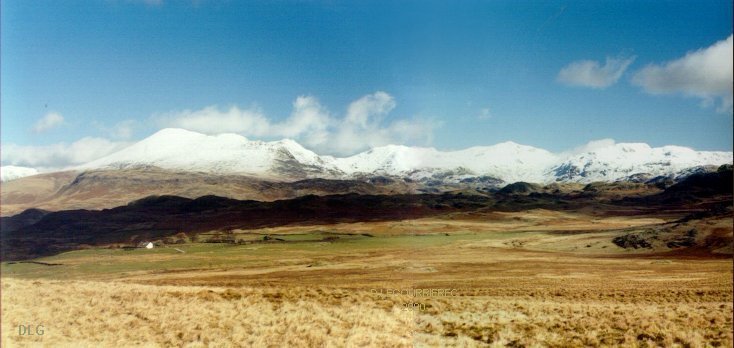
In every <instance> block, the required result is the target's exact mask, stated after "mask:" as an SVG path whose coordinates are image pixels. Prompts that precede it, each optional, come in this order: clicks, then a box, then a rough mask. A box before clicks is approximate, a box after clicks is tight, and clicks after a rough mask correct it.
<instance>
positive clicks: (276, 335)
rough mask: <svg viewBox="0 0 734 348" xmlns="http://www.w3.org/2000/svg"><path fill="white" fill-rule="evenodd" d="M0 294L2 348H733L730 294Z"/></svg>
mask: <svg viewBox="0 0 734 348" xmlns="http://www.w3.org/2000/svg"><path fill="white" fill-rule="evenodd" d="M2 290H3V308H2V316H3V318H2V319H3V321H2V330H3V341H2V343H3V346H4V347H16V346H32V345H40V346H63V345H69V346H76V347H84V346H88V347H99V346H108V347H120V346H166V347H171V346H185V347H201V346H214V347H230V346H256V347H275V346H296V347H314V346H326V347H341V346H391V347H393V346H397V347H407V346H446V345H448V346H574V347H584V346H619V345H624V346H676V345H677V346H690V347H703V346H723V347H730V346H731V345H732V333H731V328H732V317H731V313H732V302H731V295H730V294H729V295H726V294H724V293H723V292H720V291H705V293H703V294H699V292H696V291H692V290H682V291H678V290H670V291H665V290H659V291H657V293H652V292H649V293H645V292H635V291H630V292H625V291H613V290H611V289H604V290H603V291H601V292H595V291H594V290H595V289H585V290H584V289H581V290H579V289H572V290H568V289H566V288H563V287H556V288H555V289H553V288H549V289H546V290H541V291H535V292H525V293H523V291H519V292H517V293H514V294H513V292H512V291H507V290H506V289H505V290H503V289H481V288H474V289H462V290H461V291H460V292H458V293H456V294H457V295H459V296H449V297H417V298H416V297H413V298H411V297H410V296H407V295H387V294H385V295H379V294H374V293H371V292H370V291H369V289H355V288H333V287H300V286H273V287H260V288H252V287H239V288H221V287H196V286H151V285H140V284H125V283H120V282H109V283H100V282H84V281H52V280H41V281H32V280H19V279H4V281H3V286H2ZM406 303H420V304H421V305H420V306H419V308H416V309H415V310H407V311H406V310H405V307H404V304H406ZM24 323H25V324H33V325H37V324H42V325H44V335H43V336H19V335H17V330H18V328H17V326H18V325H19V324H24Z"/></svg>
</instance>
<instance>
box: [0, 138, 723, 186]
mask: <svg viewBox="0 0 734 348" xmlns="http://www.w3.org/2000/svg"><path fill="white" fill-rule="evenodd" d="M729 163H732V152H723V151H694V150H692V149H690V148H686V147H681V146H663V147H656V148H653V147H650V146H649V145H647V144H644V143H618V144H611V145H608V146H604V147H600V148H596V149H593V150H589V151H582V152H577V153H564V154H557V153H552V152H550V151H547V150H544V149H540V148H536V147H532V146H527V145H520V144H517V143H514V142H504V143H500V144H496V145H492V146H476V147H471V148H468V149H464V150H458V151H439V150H436V149H434V148H426V147H408V146H401V145H387V146H382V147H376V148H373V149H371V150H368V151H366V152H362V153H359V154H356V155H353V156H350V157H343V158H336V157H332V156H322V155H318V154H316V153H314V152H312V151H310V150H308V149H306V148H304V147H303V146H301V145H300V144H298V143H297V142H295V141H293V140H289V139H285V140H280V141H272V142H265V141H252V140H248V139H247V138H245V137H243V136H240V135H236V134H220V135H213V136H211V135H205V134H201V133H196V132H192V131H188V130H183V129H174V128H167V129H163V130H160V131H158V132H157V133H155V134H153V135H151V136H150V137H148V138H146V139H143V140H141V141H139V142H137V143H135V144H133V145H131V146H129V147H127V148H125V149H123V150H121V151H119V152H116V153H113V154H110V155H108V156H105V157H103V158H100V159H97V160H95V161H92V162H89V163H86V164H83V165H80V166H77V167H74V168H70V169H71V170H74V171H77V172H83V171H89V170H120V169H135V168H148V167H155V168H160V169H165V170H173V171H178V172H196V173H206V174H213V175H245V176H250V177H257V178H259V179H263V180H269V181H294V180H303V179H313V178H322V179H338V180H351V179H360V178H365V177H375V176H387V177H394V178H402V179H408V180H412V181H426V180H440V181H442V182H449V183H458V182H462V181H466V180H472V179H473V178H483V179H484V180H491V181H493V182H495V183H496V184H497V185H498V186H499V185H504V184H507V183H512V182H518V181H524V182H534V183H543V184H548V183H553V182H571V183H590V182H595V181H606V182H614V181H624V180H633V181H645V180H649V179H653V178H655V177H667V178H672V179H674V178H677V177H681V176H686V175H689V174H690V173H693V172H696V171H701V170H703V169H705V167H706V166H711V167H712V168H713V167H714V166H719V165H722V164H729ZM1 171H2V180H3V181H8V180H13V179H17V178H19V177H22V176H27V175H33V174H35V173H36V172H35V171H34V170H33V169H31V168H22V167H14V166H6V167H2V169H1Z"/></svg>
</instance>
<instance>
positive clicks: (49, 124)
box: [33, 112, 64, 133]
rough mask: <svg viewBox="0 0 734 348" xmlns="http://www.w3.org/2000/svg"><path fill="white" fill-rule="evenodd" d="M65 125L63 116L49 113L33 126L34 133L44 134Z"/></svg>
mask: <svg viewBox="0 0 734 348" xmlns="http://www.w3.org/2000/svg"><path fill="white" fill-rule="evenodd" d="M63 123H64V116H61V114H60V113H58V112H49V113H47V114H46V115H44V116H43V117H41V119H39V120H38V121H36V123H34V124H33V131H34V132H35V133H43V132H45V131H48V130H50V129H53V128H56V127H58V126H60V125H61V124H63Z"/></svg>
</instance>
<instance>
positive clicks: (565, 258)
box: [2, 210, 734, 347]
mask: <svg viewBox="0 0 734 348" xmlns="http://www.w3.org/2000/svg"><path fill="white" fill-rule="evenodd" d="M488 214H490V213H488ZM491 214H495V215H493V216H491V219H488V218H487V216H484V217H478V216H472V215H466V214H458V215H454V216H449V217H443V218H430V219H417V220H406V221H395V222H370V223H354V224H338V225H315V226H291V227H279V228H274V229H261V230H252V231H234V234H235V235H236V237H237V239H240V240H247V239H248V238H249V239H250V240H251V241H252V243H246V244H239V245H233V244H222V243H217V244H213V243H187V244H176V245H168V246H164V247H159V248H155V249H152V250H145V249H136V250H122V249H100V248H97V249H87V250H79V251H73V252H68V253H64V254H60V255H56V256H52V257H46V258H42V259H38V260H35V261H38V262H43V263H45V264H38V263H3V264H2V275H3V277H2V345H3V347H16V346H38V345H40V346H59V345H62V346H63V345H69V346H72V345H73V346H76V347H84V346H88V347H98V346H110V347H113V346H114V347H119V346H155V347H157V346H187V347H203V346H214V347H229V346H257V347H261V346H262V347H268V346H272V347H279V346H327V347H332V346H333V347H342V346H403V347H408V346H419V347H423V346H425V347H432V346H515V347H520V346H564V347H566V346H578V347H585V346H620V345H621V346H682V347H683V346H690V347H704V346H712V347H716V346H722V347H731V346H732V344H733V343H734V342H733V339H732V310H733V309H734V308H732V300H733V299H732V290H733V289H732V287H733V284H732V261H731V258H730V257H731V256H730V255H729V256H726V255H722V256H719V257H717V256H716V255H708V256H706V257H703V256H701V255H698V254H695V253H694V254H690V253H689V254H685V253H676V252H672V251H665V250H657V249H639V250H636V249H631V250H625V249H622V248H620V247H618V246H616V245H615V244H613V243H612V242H611V239H612V237H613V236H615V235H618V234H619V233H620V231H627V230H629V231H634V230H637V229H648V228H650V226H656V225H659V224H660V223H662V222H665V219H666V218H664V217H650V216H647V217H599V216H597V217H594V216H586V215H581V214H575V213H562V212H550V211H543V210H537V211H531V212H523V213H491ZM726 222H727V223H728V226H731V219H730V218H729V219H728V220H727V221H726ZM729 233H731V232H729ZM266 235H267V236H272V239H270V240H269V241H268V242H258V240H260V241H261V240H262V236H266ZM39 325H42V332H43V334H42V335H39V334H38V332H36V329H38V328H39ZM30 332H32V333H33V335H29V333H30ZM21 333H24V334H21Z"/></svg>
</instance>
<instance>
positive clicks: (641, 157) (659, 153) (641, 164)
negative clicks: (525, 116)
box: [546, 143, 732, 182]
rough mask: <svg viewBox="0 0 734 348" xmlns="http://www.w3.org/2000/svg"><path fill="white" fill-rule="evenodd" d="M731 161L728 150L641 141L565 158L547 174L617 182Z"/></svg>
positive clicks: (580, 180)
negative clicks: (657, 145)
mask: <svg viewBox="0 0 734 348" xmlns="http://www.w3.org/2000/svg"><path fill="white" fill-rule="evenodd" d="M726 163H732V153H731V152H721V151H694V150H692V149H690V148H687V147H681V146H663V147H657V148H652V147H650V146H649V145H647V144H643V143H627V144H614V145H611V146H608V147H605V148H602V149H598V150H595V151H591V152H585V153H581V154H578V155H575V156H572V157H570V158H567V159H565V160H564V161H563V162H561V163H560V164H558V165H556V166H554V167H553V168H551V170H550V171H549V172H548V173H546V174H547V175H546V177H548V178H554V180H558V181H572V182H592V181H616V180H622V179H625V178H628V177H630V176H632V175H637V174H646V175H647V176H650V177H655V176H677V175H678V174H679V173H681V172H684V171H686V170H688V169H690V168H692V167H699V166H706V165H721V164H726Z"/></svg>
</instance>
